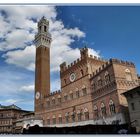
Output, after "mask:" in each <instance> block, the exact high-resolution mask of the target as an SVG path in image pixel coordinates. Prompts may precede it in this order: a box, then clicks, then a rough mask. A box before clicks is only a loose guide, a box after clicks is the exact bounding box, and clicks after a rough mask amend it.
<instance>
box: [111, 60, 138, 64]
mask: <svg viewBox="0 0 140 140" xmlns="http://www.w3.org/2000/svg"><path fill="white" fill-rule="evenodd" d="M110 62H111V63H117V64H121V65H128V66H135V65H134V63H132V62H128V61H123V60H119V59H110Z"/></svg>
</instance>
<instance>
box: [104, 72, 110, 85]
mask: <svg viewBox="0 0 140 140" xmlns="http://www.w3.org/2000/svg"><path fill="white" fill-rule="evenodd" d="M104 79H105V84H108V83H109V82H110V74H109V73H108V71H106V72H105V77H104Z"/></svg>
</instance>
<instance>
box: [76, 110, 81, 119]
mask: <svg viewBox="0 0 140 140" xmlns="http://www.w3.org/2000/svg"><path fill="white" fill-rule="evenodd" d="M77 118H78V121H81V120H82V113H81V112H80V110H78V111H77Z"/></svg>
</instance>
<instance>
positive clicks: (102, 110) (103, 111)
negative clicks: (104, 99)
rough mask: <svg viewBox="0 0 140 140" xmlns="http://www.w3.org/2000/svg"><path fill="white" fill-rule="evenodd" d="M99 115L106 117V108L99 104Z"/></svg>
mask: <svg viewBox="0 0 140 140" xmlns="http://www.w3.org/2000/svg"><path fill="white" fill-rule="evenodd" d="M101 115H102V116H106V106H105V105H104V103H101Z"/></svg>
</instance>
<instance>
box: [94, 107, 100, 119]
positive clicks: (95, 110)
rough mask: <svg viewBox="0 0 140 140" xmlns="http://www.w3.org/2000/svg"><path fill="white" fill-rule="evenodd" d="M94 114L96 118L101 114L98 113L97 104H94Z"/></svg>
mask: <svg viewBox="0 0 140 140" xmlns="http://www.w3.org/2000/svg"><path fill="white" fill-rule="evenodd" d="M93 109H94V115H95V118H98V117H99V114H98V108H97V106H96V105H94V108H93Z"/></svg>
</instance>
